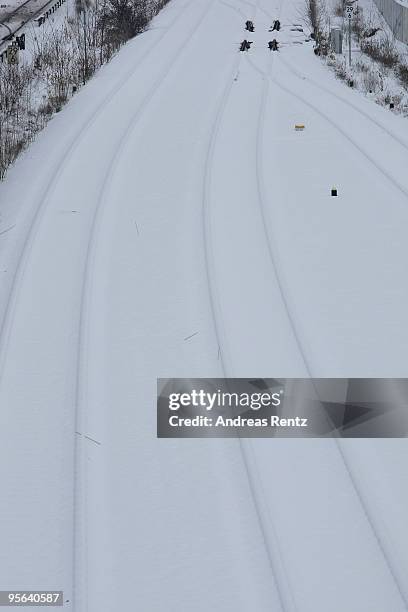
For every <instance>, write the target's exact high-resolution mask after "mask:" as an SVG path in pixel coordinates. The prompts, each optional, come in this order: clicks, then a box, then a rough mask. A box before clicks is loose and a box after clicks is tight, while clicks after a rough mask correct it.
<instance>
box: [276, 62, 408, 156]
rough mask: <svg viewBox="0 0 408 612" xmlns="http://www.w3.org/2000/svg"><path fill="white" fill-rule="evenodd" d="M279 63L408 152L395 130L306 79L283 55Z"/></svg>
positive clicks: (327, 89)
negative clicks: (345, 106) (373, 126)
mask: <svg viewBox="0 0 408 612" xmlns="http://www.w3.org/2000/svg"><path fill="white" fill-rule="evenodd" d="M279 61H280V62H282V63H283V64H285V66H287V68H288V69H289V70H290V71H291V72H292V73H293V74H294V75H295V76H296V77H297V78H298V79H301V80H302V81H306V82H307V83H310V84H311V85H313V87H316V88H317V89H320V90H321V91H324V92H325V93H327V94H328V95H330V96H331V97H332V98H335V99H336V100H339V101H340V102H342V103H343V104H345V105H347V106H349V107H350V108H352V109H353V110H355V111H356V112H357V113H359V115H361V116H363V117H364V118H365V119H367V120H368V121H370V123H372V124H373V125H375V126H377V127H378V128H379V129H380V130H382V131H383V132H384V133H385V134H386V135H387V136H389V137H390V138H392V139H393V140H395V141H396V142H397V143H398V144H399V145H401V147H403V148H404V149H405V150H406V151H408V142H407V141H405V140H403V139H402V138H400V137H399V136H398V134H396V133H395V132H394V131H393V130H390V129H389V128H387V127H385V125H383V124H382V123H381V122H380V121H378V120H377V119H374V117H371V115H370V114H369V113H366V111H365V110H363V109H361V108H359V107H358V106H357V105H356V104H354V103H353V102H351V101H350V100H347V99H346V98H344V97H343V96H339V95H338V94H337V93H333V92H332V91H331V90H330V89H329V88H328V87H324V85H321V84H320V83H318V82H317V81H315V80H314V79H312V78H310V77H305V76H303V75H302V74H301V73H300V72H299V71H298V70H297V69H296V68H295V67H294V66H293V64H292V63H291V62H289V61H288V60H287V59H286V58H284V57H283V56H282V55H280V56H279Z"/></svg>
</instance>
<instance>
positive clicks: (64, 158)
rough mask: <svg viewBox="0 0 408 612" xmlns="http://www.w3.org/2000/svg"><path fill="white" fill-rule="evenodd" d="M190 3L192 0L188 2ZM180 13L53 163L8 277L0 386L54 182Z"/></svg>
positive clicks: (0, 326) (1, 332)
mask: <svg viewBox="0 0 408 612" xmlns="http://www.w3.org/2000/svg"><path fill="white" fill-rule="evenodd" d="M190 4H192V0H191V1H190ZM182 14H183V11H182V10H181V11H180V12H179V13H178V14H177V16H176V17H175V18H174V19H173V21H172V22H171V23H170V25H169V26H168V28H166V30H165V31H164V32H163V34H161V36H160V37H159V39H158V40H157V41H155V42H154V43H153V44H152V45H151V46H150V47H149V48H148V49H147V51H146V52H145V53H143V54H142V56H141V57H140V58H139V59H138V61H137V62H136V63H135V64H134V65H133V66H132V68H131V69H130V70H128V71H127V72H126V74H125V75H124V76H123V78H122V79H121V80H120V81H119V84H117V85H115V87H114V88H113V89H112V90H111V91H110V93H109V94H108V95H107V96H106V97H105V98H104V99H103V100H102V101H101V102H100V104H99V105H98V106H97V107H96V109H95V112H94V113H93V114H92V116H91V117H90V118H89V119H87V120H86V121H85V122H84V123H83V124H82V125H81V127H80V129H79V130H77V131H76V132H75V134H74V136H73V138H72V139H71V141H70V143H69V145H68V147H67V148H66V149H65V150H64V152H63V154H62V155H61V156H60V157H59V158H58V160H57V162H56V163H55V164H54V166H53V169H52V172H51V178H50V180H49V181H48V182H47V184H46V186H45V188H44V189H43V190H42V192H41V195H40V196H39V197H38V198H37V201H36V204H35V206H34V213H33V217H32V219H31V221H30V223H29V227H28V230H27V233H26V237H25V239H24V242H23V245H22V247H21V252H20V256H19V258H18V261H17V264H16V266H15V268H14V272H13V274H12V278H11V281H10V289H9V295H8V299H7V302H6V306H5V308H4V312H3V315H2V320H1V324H0V384H1V379H2V373H3V368H4V362H5V356H6V352H7V345H8V336H9V333H10V330H11V327H12V319H13V310H14V308H13V307H14V305H15V304H16V302H17V299H18V287H19V285H20V283H21V282H22V279H23V277H24V271H25V265H26V262H27V260H28V257H29V254H30V251H31V247H32V244H33V242H34V239H35V236H36V233H37V230H38V227H39V225H40V222H41V219H42V217H43V215H44V213H45V210H46V209H47V206H48V204H49V200H50V197H51V195H52V193H53V190H54V188H55V186H56V184H57V183H58V180H59V178H60V176H61V174H62V171H63V169H64V167H65V165H66V164H67V162H69V160H70V159H72V157H73V156H74V154H75V152H76V150H77V149H78V147H79V145H80V144H81V142H82V141H83V140H84V139H85V137H86V133H87V130H88V129H89V128H90V127H91V126H92V125H93V124H94V123H95V122H96V120H97V119H98V117H99V116H100V114H101V113H102V112H103V111H104V110H105V108H106V107H107V106H108V105H109V104H110V103H111V102H112V101H113V100H114V99H115V98H116V96H117V95H118V94H120V92H121V90H122V89H123V88H124V87H125V86H126V84H127V83H128V82H129V80H130V79H131V78H132V77H133V76H134V74H135V73H136V72H137V70H138V68H139V67H140V66H141V64H142V63H143V62H144V60H145V59H146V58H147V57H148V56H149V55H150V53H151V52H152V51H153V50H154V49H155V48H156V46H157V45H158V44H159V43H160V42H161V41H162V40H163V39H164V38H165V37H166V35H167V34H168V32H169V31H170V29H171V28H172V26H173V25H174V24H175V23H176V22H177V21H178V19H179V18H180V17H181V16H182Z"/></svg>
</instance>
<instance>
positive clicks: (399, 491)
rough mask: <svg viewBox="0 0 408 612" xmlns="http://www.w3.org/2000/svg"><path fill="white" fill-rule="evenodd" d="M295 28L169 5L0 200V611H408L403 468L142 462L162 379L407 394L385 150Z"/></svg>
mask: <svg viewBox="0 0 408 612" xmlns="http://www.w3.org/2000/svg"><path fill="white" fill-rule="evenodd" d="M297 8H298V7H297V5H296V4H295V3H292V2H289V0H286V2H283V3H282V4H281V5H279V6H278V5H276V6H273V5H269V3H266V0H259V1H258V3H257V4H256V5H251V4H248V3H246V2H245V3H244V2H241V1H239V2H238V1H234V0H229V1H228V2H227V1H226V2H224V1H222V2H221V1H217V0H192V1H191V0H190V1H189V2H187V3H186V2H181V1H180V0H174V1H173V2H171V3H170V5H169V6H168V7H167V8H166V9H165V10H164V11H163V12H162V14H161V15H160V16H159V17H158V18H157V19H156V20H155V21H154V23H153V27H152V28H151V30H149V31H148V32H146V33H145V34H143V35H142V36H139V37H137V38H136V39H134V40H133V41H132V42H130V43H129V44H128V45H126V46H125V47H124V48H123V49H122V50H121V51H120V53H119V54H118V55H117V56H116V57H115V58H114V59H113V60H112V62H111V63H110V64H109V65H106V66H105V67H104V68H103V69H102V70H100V71H99V73H98V74H97V75H96V77H95V78H94V79H93V80H92V81H91V82H89V83H88V84H87V85H86V86H85V87H84V88H83V89H82V90H81V91H80V92H79V93H78V95H77V96H75V97H74V98H73V99H72V100H71V102H70V103H69V104H68V105H67V107H66V108H65V109H63V110H62V111H61V113H59V114H58V115H57V116H56V117H55V118H54V119H53V121H51V122H50V123H49V125H48V126H47V127H46V129H45V130H44V131H43V132H42V133H41V135H40V136H39V137H38V139H37V140H36V142H35V143H34V144H33V146H32V147H31V148H30V149H29V150H28V151H27V152H26V153H25V154H24V155H23V156H22V157H21V158H20V160H18V162H17V163H16V164H15V166H14V167H13V168H12V170H11V171H10V173H9V175H8V177H7V179H6V181H5V183H4V184H2V185H1V186H0V202H1V214H2V228H1V230H0V231H2V230H7V229H8V231H7V232H6V233H3V234H1V235H0V239H1V243H0V247H1V259H2V270H3V271H2V278H1V280H2V283H1V286H0V290H1V294H0V303H1V306H2V310H1V312H0V314H1V317H2V318H1V321H2V323H1V328H0V405H1V411H0V418H1V422H0V424H1V427H0V466H1V468H0V469H1V476H0V480H1V482H2V483H3V490H4V491H6V492H7V494H6V495H4V496H3V497H2V499H1V502H0V504H1V505H0V516H1V521H0V524H1V529H2V533H1V541H2V547H1V552H0V576H1V583H0V588H3V589H6V588H7V589H8V588H38V587H39V585H41V588H53V589H55V588H59V589H64V591H65V599H66V600H69V603H67V604H66V607H67V609H73V610H75V611H76V612H83V611H85V610H88V612H112V610H133V609H134V607H135V605H136V607H137V608H138V609H141V610H146V611H147V612H165V611H166V612H169V611H170V612H176V611H177V612H180V610H182V611H184V610H194V611H195V612H207V611H208V610H210V609H211V610H214V611H215V612H230V611H232V610H234V612H248V610H249V609H251V610H256V611H257V612H264V611H265V612H267V611H268V612H270V610H274V611H275V610H276V611H279V612H280V611H282V612H295V611H298V612H311V611H313V612H316V611H318V612H323V610H330V612H343V611H344V610H345V609H347V610H348V611H349V612H361V611H362V610H370V611H371V612H384V610H392V611H393V612H403V611H404V610H406V609H407V604H406V602H407V596H408V584H407V579H406V575H405V574H404V572H403V568H404V565H405V563H406V550H408V547H407V543H408V542H407V540H408V534H407V529H406V526H405V524H404V519H403V517H404V515H405V514H406V509H407V505H408V500H407V494H406V491H407V490H408V489H407V486H406V485H407V480H408V479H407V473H406V470H405V468H404V467H403V466H404V465H406V463H407V462H406V455H407V448H406V444H405V442H404V441H392V440H391V441H375V440H365V441H358V440H356V441H352V442H350V441H347V442H339V443H336V442H335V441H333V440H319V441H313V440H302V441H299V440H252V441H245V440H244V441H241V442H238V441H235V440H158V439H156V438H155V430H156V424H155V392H156V377H158V376H162V377H163V376H186V377H195V378H198V377H204V376H207V377H209V376H223V375H228V376H257V377H258V376H274V377H280V376H281V377H286V376H288V377H290V376H305V375H306V376H307V375H309V374H311V375H313V376H367V377H369V376H406V375H407V367H406V365H405V363H406V359H405V356H406V347H407V346H408V321H407V318H408V315H407V312H408V308H407V307H406V305H407V303H408V288H407V286H406V284H405V283H404V282H403V279H404V277H405V276H406V267H407V266H406V261H407V255H408V253H407V249H408V247H407V241H406V229H405V228H406V227H407V224H408V208H407V198H408V179H407V176H406V172H405V167H404V164H403V163H402V160H403V159H404V156H405V155H406V150H407V147H408V143H407V142H406V139H405V137H404V136H403V130H404V126H405V122H404V120H403V119H402V118H398V117H395V116H393V115H392V114H390V113H387V112H386V111H384V110H383V109H381V108H379V107H378V106H376V105H374V104H373V103H370V102H369V101H367V100H366V99H364V98H363V97H360V96H359V95H358V94H357V93H356V92H353V91H351V90H346V89H344V88H343V87H342V86H341V84H340V83H338V82H336V81H335V79H334V77H332V76H330V74H328V72H327V70H325V68H324V66H322V65H321V64H320V63H319V62H318V61H317V60H316V58H315V56H314V55H313V51H312V49H311V47H310V45H309V44H308V43H303V42H302V41H298V40H296V39H295V36H296V33H292V32H291V30H290V24H291V23H293V22H294V21H295V20H297V18H296V15H297ZM275 16H280V17H281V20H282V23H283V24H284V27H283V29H282V31H281V32H280V33H279V34H278V35H277V37H278V38H279V40H280V42H281V43H282V46H281V50H280V51H279V53H271V52H269V51H268V48H267V42H268V40H269V39H270V35H269V33H268V31H267V30H268V27H269V26H270V22H271V18H275ZM245 18H253V20H254V22H255V25H256V31H255V33H254V35H253V38H252V40H253V41H254V43H253V47H252V48H251V51H250V52H249V53H248V54H239V53H238V52H237V47H238V44H239V42H240V41H241V40H242V39H243V38H244V36H245V35H244V32H243V23H244V21H245ZM209 40H211V44H208V41H209ZM299 42H302V44H298V43H299ZM299 121H301V122H302V123H304V125H305V130H304V131H303V132H295V130H294V125H295V123H297V122H299ZM22 177H24V180H22ZM333 186H336V187H337V188H338V193H339V196H338V197H337V198H332V197H330V190H331V188H332V187H333ZM373 471H375V472H373ZM375 476H378V478H375ZM404 511H405V512H404ZM4 526H5V528H4ZM73 567H75V571H73ZM129 601H131V602H132V603H129Z"/></svg>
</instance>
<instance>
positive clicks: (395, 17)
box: [374, 0, 408, 44]
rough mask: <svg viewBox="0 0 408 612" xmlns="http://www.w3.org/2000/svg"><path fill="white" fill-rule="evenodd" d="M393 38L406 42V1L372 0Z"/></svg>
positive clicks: (407, 16) (407, 15)
mask: <svg viewBox="0 0 408 612" xmlns="http://www.w3.org/2000/svg"><path fill="white" fill-rule="evenodd" d="M374 2H375V4H376V5H377V8H378V10H379V11H380V12H381V14H382V15H383V17H384V19H385V21H386V22H387V23H388V25H389V27H390V28H391V30H392V32H393V34H394V36H395V38H396V39H397V40H400V41H401V42H403V43H405V44H408V3H404V2H403V1H400V0H374Z"/></svg>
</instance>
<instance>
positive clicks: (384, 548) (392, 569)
mask: <svg viewBox="0 0 408 612" xmlns="http://www.w3.org/2000/svg"><path fill="white" fill-rule="evenodd" d="M248 62H249V63H250V64H251V66H252V67H253V69H254V70H255V71H256V72H258V74H260V75H261V77H262V78H263V79H264V88H263V101H262V106H261V111H260V115H259V123H258V146H257V149H258V152H257V176H258V190H259V191H258V192H259V202H260V205H261V212H262V219H263V223H264V229H265V236H266V241H267V245H268V251H269V254H270V257H271V260H272V264H273V267H274V269H275V273H276V276H277V279H278V283H279V287H280V290H281V296H282V301H283V303H284V305H285V309H286V312H287V316H288V319H289V321H290V324H291V327H292V329H293V333H294V335H295V338H296V342H297V345H298V348H299V352H300V355H301V356H302V359H303V362H304V364H305V367H306V369H307V372H308V374H309V376H310V378H313V373H312V368H311V366H310V361H309V359H308V357H307V355H306V351H305V349H304V347H303V342H302V340H301V338H300V335H299V332H298V327H299V326H298V325H297V323H296V322H295V319H294V316H293V313H292V310H291V308H290V304H289V302H288V300H287V298H286V296H285V291H284V288H283V285H282V281H281V273H280V271H279V269H278V267H277V264H276V258H275V255H274V249H273V245H272V240H271V238H270V231H269V230H268V226H269V225H270V223H269V221H268V218H269V217H268V214H267V212H266V201H267V198H266V196H265V187H264V178H263V164H262V150H263V145H262V140H263V134H264V132H265V130H264V122H265V111H266V103H267V99H268V93H269V83H270V81H272V82H273V83H275V85H277V86H278V87H279V88H280V89H282V90H283V91H285V92H286V93H287V94H289V95H290V96H292V97H295V98H297V99H298V100H300V101H301V102H303V103H304V104H306V105H307V106H309V107H310V108H311V109H312V110H313V111H314V112H315V113H317V114H319V115H320V116H322V117H323V118H324V119H325V120H326V121H327V122H329V123H330V124H331V125H332V126H333V127H334V128H335V129H336V130H337V131H339V132H340V134H341V135H343V136H344V137H345V138H346V139H347V140H348V141H349V142H351V144H353V145H354V146H355V147H356V148H357V149H358V150H359V151H360V153H362V154H363V155H364V156H365V157H366V158H367V159H368V160H369V161H370V162H371V163H372V164H373V165H374V166H375V167H376V168H377V169H378V170H379V171H380V172H382V174H384V175H385V176H386V178H387V179H388V180H389V181H390V182H391V183H393V184H395V183H394V180H393V178H392V177H390V176H389V175H388V173H387V172H386V171H384V170H383V169H382V168H381V167H380V166H379V165H378V164H377V163H376V162H375V161H374V160H373V159H372V157H371V156H370V155H368V154H366V153H365V151H364V150H363V149H362V148H361V147H360V146H359V145H358V143H356V142H355V141H354V139H352V138H351V137H349V136H348V135H347V134H346V133H345V131H344V130H343V129H342V128H341V127H340V126H339V125H338V124H337V123H336V122H335V121H333V120H332V119H331V118H330V117H328V116H327V115H326V113H324V112H322V111H320V110H319V109H318V108H317V107H316V106H315V105H314V104H313V103H311V102H309V101H307V100H306V99H305V98H304V97H303V96H301V95H299V94H297V93H295V92H293V91H291V90H290V89H289V88H288V87H286V86H285V85H283V84H282V83H281V82H280V81H278V80H277V79H276V77H274V76H273V74H272V64H270V66H269V69H268V71H267V72H264V71H262V70H261V69H260V68H259V67H258V66H257V65H256V64H254V62H252V61H251V60H250V59H249V58H248ZM396 186H397V187H399V184H398V185H396ZM400 191H402V192H403V194H404V195H407V196H408V192H406V190H405V188H403V187H401V188H400ZM316 395H317V397H319V395H318V393H317V392H316ZM328 421H329V419H328ZM329 424H330V423H329ZM332 439H333V440H334V443H335V446H336V449H337V451H338V453H339V455H340V458H341V461H342V463H343V464H344V467H345V470H346V473H347V475H348V477H349V479H350V481H351V484H352V486H353V489H354V491H355V494H356V497H357V499H358V501H359V503H360V506H361V508H362V511H363V513H364V516H365V517H366V520H367V522H368V524H369V526H370V529H371V531H372V533H373V536H374V538H375V541H376V542H377V545H378V548H379V550H380V552H381V555H382V557H383V559H384V562H385V565H386V567H387V568H388V571H389V573H390V576H391V578H392V580H393V582H394V584H395V586H396V588H397V591H398V593H399V595H400V597H401V600H402V602H403V603H404V606H405V608H406V609H408V598H407V596H406V594H405V592H404V589H403V586H402V583H401V581H400V579H399V577H398V574H399V570H398V568H397V567H396V566H395V564H394V562H393V560H392V558H390V557H392V555H391V556H390V555H389V554H388V549H389V548H391V547H392V546H391V544H390V543H388V544H387V545H386V544H385V543H384V538H383V536H382V535H380V533H379V532H380V529H379V527H378V525H377V522H376V520H375V518H374V516H373V514H372V512H371V511H370V510H369V504H368V502H367V500H366V496H365V495H364V494H363V492H362V491H361V487H359V485H358V483H357V479H356V477H355V475H354V472H353V468H352V467H351V464H350V462H349V460H348V458H347V456H346V453H345V450H344V448H343V443H342V442H341V440H339V439H338V438H336V437H332Z"/></svg>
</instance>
